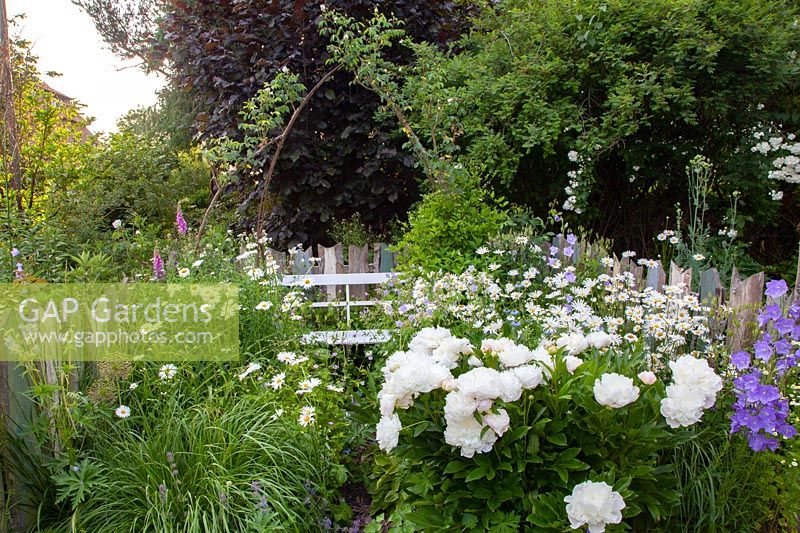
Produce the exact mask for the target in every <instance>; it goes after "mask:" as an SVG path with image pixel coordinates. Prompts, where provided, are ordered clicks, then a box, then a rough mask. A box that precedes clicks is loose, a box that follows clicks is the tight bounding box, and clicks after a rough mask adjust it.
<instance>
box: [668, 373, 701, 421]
mask: <svg viewBox="0 0 800 533" xmlns="http://www.w3.org/2000/svg"><path fill="white" fill-rule="evenodd" d="M705 401H706V398H705V395H704V394H703V391H701V390H699V389H696V388H692V387H689V386H686V385H680V384H674V385H670V386H669V387H667V397H666V398H664V399H663V400H661V414H662V415H663V416H664V418H665V419H666V420H667V424H669V427H671V428H679V427H687V426H691V425H692V424H696V423H697V422H699V421H700V419H701V418H702V417H703V406H704V405H705Z"/></svg>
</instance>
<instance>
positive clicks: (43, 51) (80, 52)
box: [6, 0, 163, 132]
mask: <svg viewBox="0 0 800 533" xmlns="http://www.w3.org/2000/svg"><path fill="white" fill-rule="evenodd" d="M6 9H7V10H8V16H9V17H13V16H14V15H17V14H19V13H25V15H26V18H25V20H23V21H22V23H21V27H18V28H13V27H12V28H9V29H10V32H11V34H12V35H13V34H14V33H15V32H19V33H21V35H22V36H23V37H24V38H25V39H27V40H29V41H31V42H32V43H33V52H34V54H35V55H37V56H39V70H40V71H41V72H47V71H51V70H52V71H56V72H60V73H61V74H62V76H59V77H55V78H51V77H46V78H45V81H46V82H47V83H48V84H49V85H50V86H51V87H53V88H54V89H56V90H58V91H60V92H62V93H64V94H66V95H67V96H70V97H72V98H76V99H78V100H79V101H80V102H81V103H83V104H85V105H86V107H85V114H86V115H88V116H92V117H95V122H94V123H93V125H92V126H90V129H91V130H92V131H94V132H100V131H106V132H108V131H115V130H116V121H117V119H118V118H119V117H121V116H122V115H124V114H125V113H126V112H127V111H128V110H130V109H133V108H135V107H139V106H144V105H150V104H152V103H154V102H155V100H156V95H155V93H156V91H157V90H158V88H159V87H161V86H162V85H163V81H162V80H161V79H159V77H157V76H155V75H148V76H145V75H144V74H143V73H142V71H140V70H139V69H137V68H124V67H126V66H128V67H130V66H131V63H127V64H126V63H125V62H123V61H122V60H120V59H119V58H117V57H116V56H115V55H114V54H112V53H111V52H110V51H109V50H108V49H107V47H106V46H105V43H104V42H103V40H102V39H101V38H100V35H99V34H98V33H97V30H95V27H94V24H93V23H92V20H91V19H90V18H89V17H88V15H86V14H85V13H84V12H82V11H81V10H80V9H78V8H77V7H76V6H75V5H73V4H72V2H71V1H70V0H6Z"/></svg>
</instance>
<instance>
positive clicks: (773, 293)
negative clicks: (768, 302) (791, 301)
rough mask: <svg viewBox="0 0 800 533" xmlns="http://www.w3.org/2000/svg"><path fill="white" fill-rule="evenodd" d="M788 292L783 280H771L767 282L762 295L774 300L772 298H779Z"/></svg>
mask: <svg viewBox="0 0 800 533" xmlns="http://www.w3.org/2000/svg"><path fill="white" fill-rule="evenodd" d="M788 291H789V287H788V286H787V285H786V282H785V281H784V280H782V279H773V280H771V281H768V282H767V290H765V291H764V294H766V295H767V296H769V297H770V298H773V299H774V298H780V297H781V296H783V295H784V294H786V293H787V292H788Z"/></svg>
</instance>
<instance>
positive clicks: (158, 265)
mask: <svg viewBox="0 0 800 533" xmlns="http://www.w3.org/2000/svg"><path fill="white" fill-rule="evenodd" d="M165 274H166V271H165V270H164V260H163V259H161V254H159V253H158V248H155V249H153V276H154V277H155V278H156V279H157V280H163V279H164V275H165Z"/></svg>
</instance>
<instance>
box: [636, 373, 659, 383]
mask: <svg viewBox="0 0 800 533" xmlns="http://www.w3.org/2000/svg"><path fill="white" fill-rule="evenodd" d="M636 377H638V378H639V381H641V382H642V383H644V384H645V385H652V384H653V383H655V382H656V375H655V374H653V373H652V372H650V371H649V370H646V371H644V372H639V374H638V375H637V376H636Z"/></svg>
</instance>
